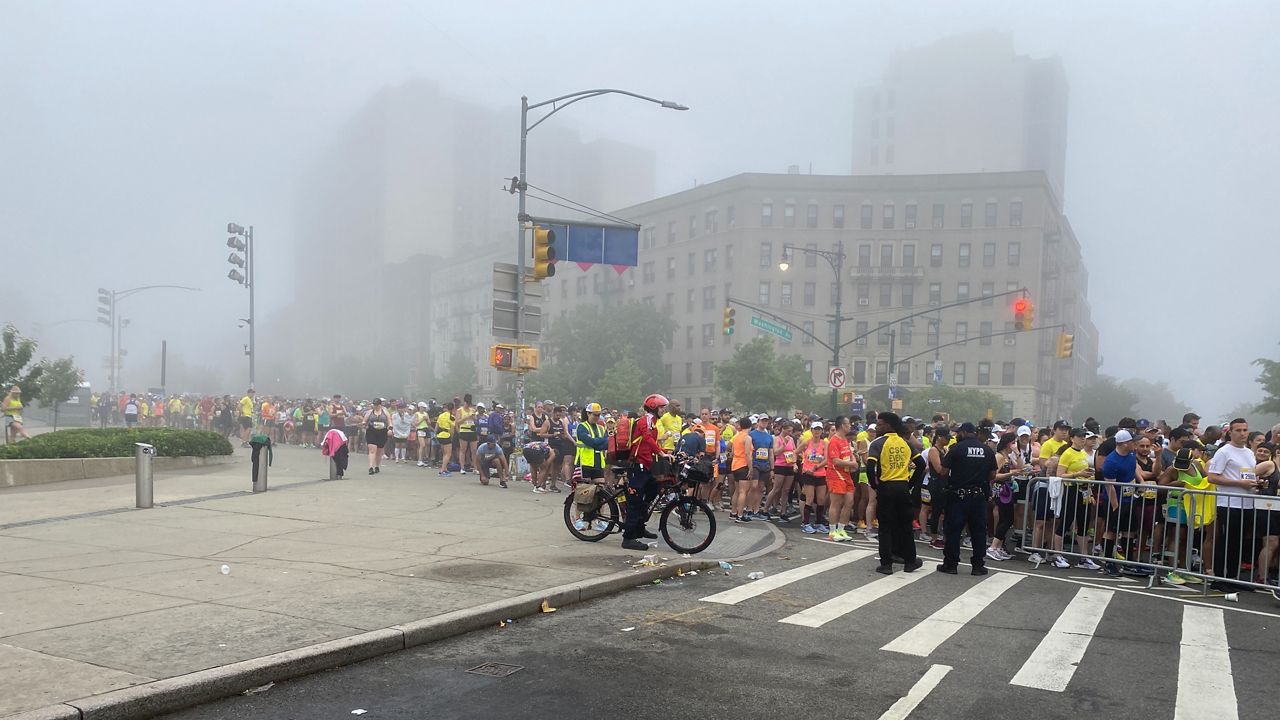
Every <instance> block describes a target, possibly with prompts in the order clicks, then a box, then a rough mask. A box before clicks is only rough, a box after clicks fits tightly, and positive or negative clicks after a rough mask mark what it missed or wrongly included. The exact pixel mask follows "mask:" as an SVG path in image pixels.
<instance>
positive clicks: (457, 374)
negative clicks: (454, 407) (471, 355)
mask: <svg viewBox="0 0 1280 720" xmlns="http://www.w3.org/2000/svg"><path fill="white" fill-rule="evenodd" d="M477 378H478V375H477V373H476V364H475V363H474V362H472V361H471V360H470V359H468V358H467V356H466V355H465V354H463V353H461V352H456V353H454V354H453V355H452V356H450V357H449V362H448V364H447V365H445V368H444V375H442V376H441V377H440V379H438V380H436V381H435V383H434V385H433V388H434V390H433V392H432V395H434V396H436V397H438V398H440V402H446V401H447V400H448V399H450V398H453V397H462V396H463V395H465V394H467V393H473V392H475V391H476V387H477V386H478V385H479V380H478V379H477Z"/></svg>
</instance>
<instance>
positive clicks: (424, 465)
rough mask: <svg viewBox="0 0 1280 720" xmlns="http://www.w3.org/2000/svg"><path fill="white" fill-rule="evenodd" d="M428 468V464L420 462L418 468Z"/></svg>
mask: <svg viewBox="0 0 1280 720" xmlns="http://www.w3.org/2000/svg"><path fill="white" fill-rule="evenodd" d="M426 466H427V464H426V463H424V462H422V461H421V460H419V461H418V467H426Z"/></svg>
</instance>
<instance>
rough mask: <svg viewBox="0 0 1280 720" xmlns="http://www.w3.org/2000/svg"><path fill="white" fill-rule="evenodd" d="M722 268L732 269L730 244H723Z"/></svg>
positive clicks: (731, 248) (731, 247)
mask: <svg viewBox="0 0 1280 720" xmlns="http://www.w3.org/2000/svg"><path fill="white" fill-rule="evenodd" d="M724 269H725V270H732V269H733V246H732V245H725V246H724Z"/></svg>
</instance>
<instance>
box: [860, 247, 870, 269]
mask: <svg viewBox="0 0 1280 720" xmlns="http://www.w3.org/2000/svg"><path fill="white" fill-rule="evenodd" d="M858 267H871V243H862V244H861V245H859V246H858Z"/></svg>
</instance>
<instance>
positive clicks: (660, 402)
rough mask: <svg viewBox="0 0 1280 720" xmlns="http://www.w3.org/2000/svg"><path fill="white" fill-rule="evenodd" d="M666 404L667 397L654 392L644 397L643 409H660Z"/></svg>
mask: <svg viewBox="0 0 1280 720" xmlns="http://www.w3.org/2000/svg"><path fill="white" fill-rule="evenodd" d="M667 404H668V401H667V398H666V397H664V396H662V395H659V394H657V393H654V394H652V395H650V396H649V397H647V398H645V399H644V409H645V410H660V409H661V408H663V407H664V406H666V405H667Z"/></svg>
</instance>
